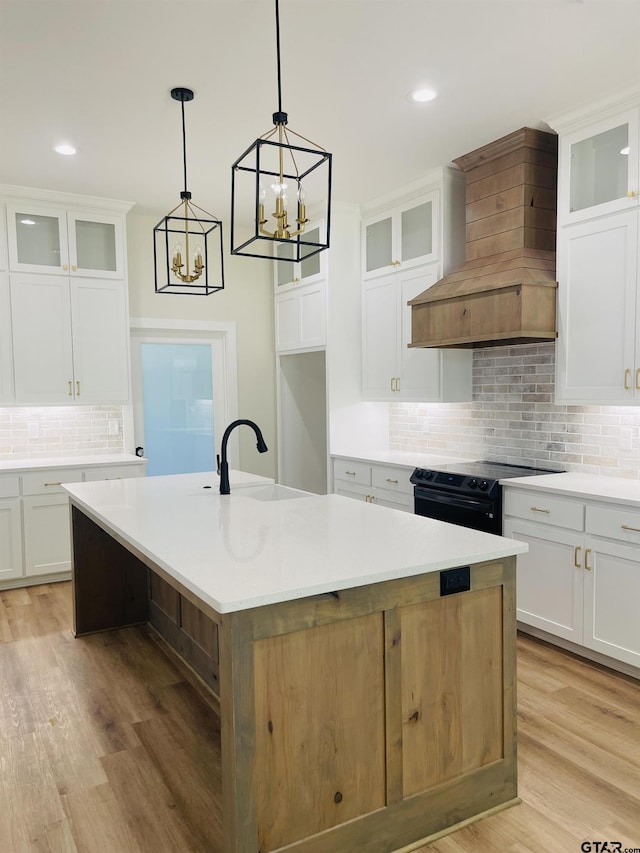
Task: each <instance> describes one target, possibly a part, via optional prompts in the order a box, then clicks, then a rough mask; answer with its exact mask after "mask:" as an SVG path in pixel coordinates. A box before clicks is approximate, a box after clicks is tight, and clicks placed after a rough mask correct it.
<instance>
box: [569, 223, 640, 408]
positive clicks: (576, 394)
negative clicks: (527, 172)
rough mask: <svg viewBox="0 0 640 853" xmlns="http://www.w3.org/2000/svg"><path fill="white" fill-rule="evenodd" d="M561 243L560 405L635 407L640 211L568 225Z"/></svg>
mask: <svg viewBox="0 0 640 853" xmlns="http://www.w3.org/2000/svg"><path fill="white" fill-rule="evenodd" d="M560 245H561V248H562V252H561V254H560V268H559V276H558V280H559V283H560V287H559V291H558V348H557V349H558V387H557V394H556V401H557V402H558V403H589V402H593V403H598V404H606V403H629V402H632V400H633V394H634V391H633V388H634V379H635V376H634V348H635V334H636V287H637V281H636V279H637V274H638V212H637V211H636V210H633V211H627V212H626V213H619V214H615V215H613V216H609V217H607V218H606V219H599V220H596V221H594V222H586V223H582V224H580V225H573V226H567V227H566V228H564V229H562V232H561V234H560ZM625 385H626V387H625Z"/></svg>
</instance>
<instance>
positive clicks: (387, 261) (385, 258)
mask: <svg viewBox="0 0 640 853" xmlns="http://www.w3.org/2000/svg"><path fill="white" fill-rule="evenodd" d="M364 243H365V252H364V255H365V258H364V260H365V268H364V272H365V274H366V273H373V272H376V271H377V270H386V269H387V268H388V267H391V266H392V265H393V262H394V261H395V260H396V258H394V257H393V218H392V215H391V214H389V215H387V216H383V217H379V218H378V219H371V220H369V221H368V222H365V232H364Z"/></svg>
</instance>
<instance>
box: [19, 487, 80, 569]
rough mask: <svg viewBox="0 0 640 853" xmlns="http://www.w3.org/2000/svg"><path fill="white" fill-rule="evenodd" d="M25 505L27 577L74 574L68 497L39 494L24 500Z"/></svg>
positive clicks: (25, 560)
mask: <svg viewBox="0 0 640 853" xmlns="http://www.w3.org/2000/svg"><path fill="white" fill-rule="evenodd" d="M23 502H24V562H25V574H26V575H27V577H31V576H32V575H48V574H54V573H56V572H68V571H70V569H71V539H70V536H69V497H68V495H66V494H60V495H50V496H48V495H35V496H33V497H25V498H23Z"/></svg>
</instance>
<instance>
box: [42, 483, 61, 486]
mask: <svg viewBox="0 0 640 853" xmlns="http://www.w3.org/2000/svg"><path fill="white" fill-rule="evenodd" d="M61 485H62V483H45V486H61Z"/></svg>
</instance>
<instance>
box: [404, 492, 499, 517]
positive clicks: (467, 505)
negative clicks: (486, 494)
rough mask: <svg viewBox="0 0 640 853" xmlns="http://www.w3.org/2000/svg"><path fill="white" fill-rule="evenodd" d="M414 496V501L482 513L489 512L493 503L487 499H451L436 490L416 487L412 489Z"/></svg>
mask: <svg viewBox="0 0 640 853" xmlns="http://www.w3.org/2000/svg"><path fill="white" fill-rule="evenodd" d="M414 495H415V499H416V501H426V502H428V503H432V504H444V505H445V506H455V507H458V508H460V509H477V510H481V511H482V512H491V508H492V505H493V501H492V500H490V499H489V498H487V499H485V500H483V499H482V498H480V499H479V500H478V499H477V498H464V497H460V496H458V497H453V496H452V495H448V494H445V493H444V492H441V491H439V490H437V489H419V488H418V487H417V486H416V487H415V488H414Z"/></svg>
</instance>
